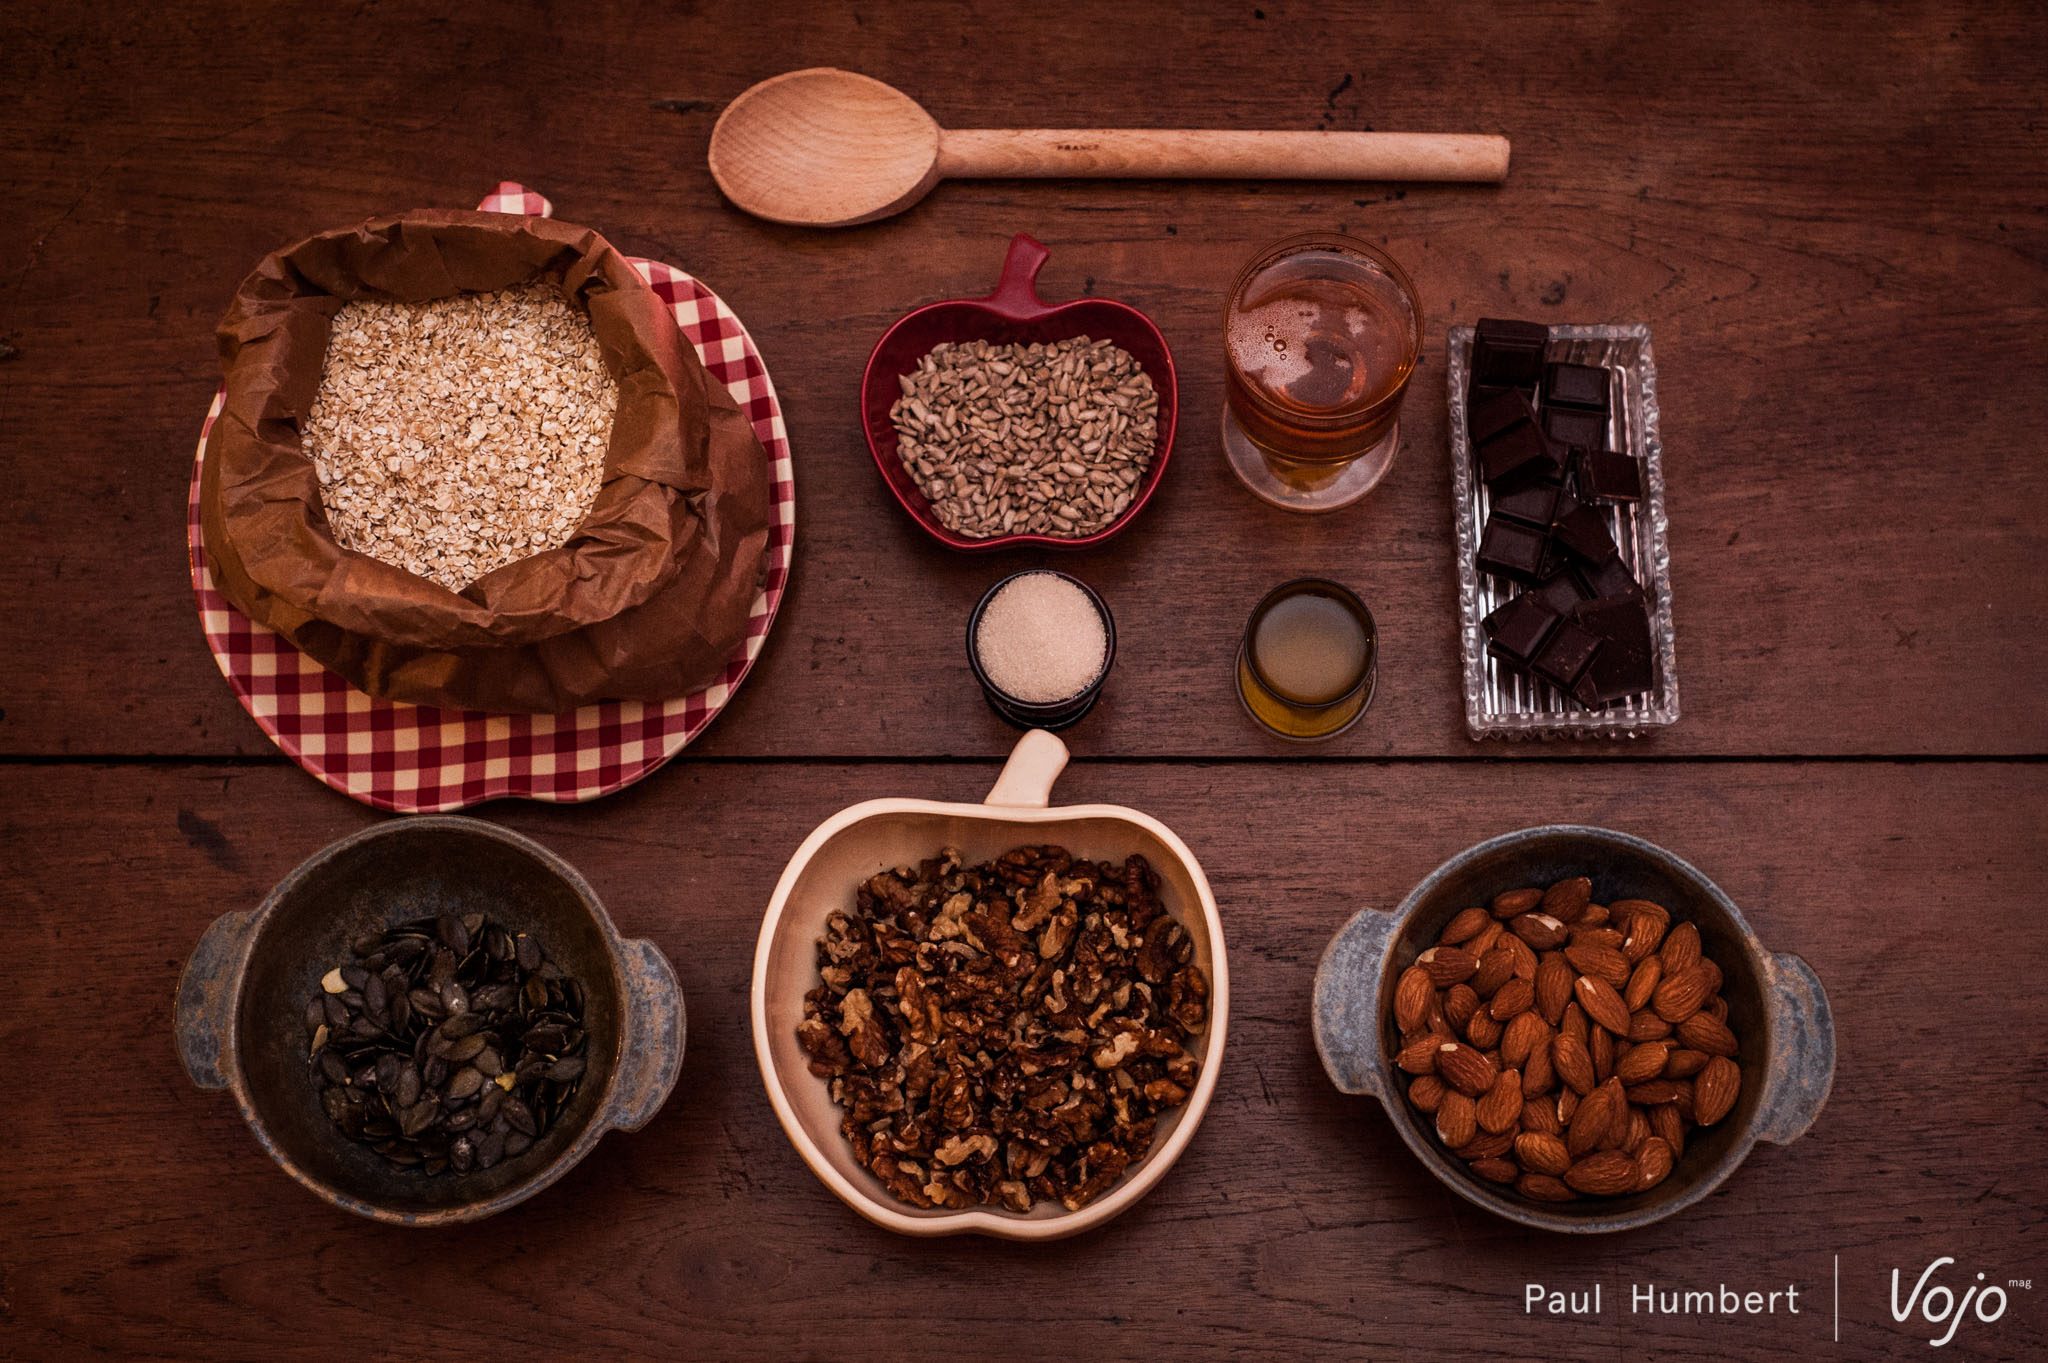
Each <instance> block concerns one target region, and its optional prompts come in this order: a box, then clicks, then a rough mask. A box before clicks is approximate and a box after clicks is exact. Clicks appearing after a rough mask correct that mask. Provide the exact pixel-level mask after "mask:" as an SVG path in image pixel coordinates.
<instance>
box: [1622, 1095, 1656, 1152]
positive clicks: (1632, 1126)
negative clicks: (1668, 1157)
mask: <svg viewBox="0 0 2048 1363" xmlns="http://www.w3.org/2000/svg"><path fill="white" fill-rule="evenodd" d="M1627 1125H1628V1130H1627V1131H1625V1132H1623V1133H1622V1137H1621V1148H1622V1149H1624V1150H1626V1151H1628V1152H1629V1153H1630V1154H1631V1155H1633V1154H1635V1153H1636V1152H1637V1151H1638V1150H1639V1149H1641V1148H1642V1144H1643V1142H1644V1141H1647V1140H1649V1139H1651V1136H1650V1119H1649V1118H1648V1117H1646V1116H1644V1115H1643V1110H1642V1109H1641V1108H1639V1107H1636V1106H1635V1105H1633V1104H1631V1105H1630V1106H1629V1109H1628V1123H1627Z"/></svg>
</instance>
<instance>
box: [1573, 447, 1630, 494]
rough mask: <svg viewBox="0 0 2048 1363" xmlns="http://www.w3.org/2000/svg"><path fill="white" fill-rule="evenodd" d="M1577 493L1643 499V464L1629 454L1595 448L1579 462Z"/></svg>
mask: <svg viewBox="0 0 2048 1363" xmlns="http://www.w3.org/2000/svg"><path fill="white" fill-rule="evenodd" d="M1578 481H1579V495H1580V496H1582V497H1597V498H1599V499H1600V500H1601V501H1603V502H1640V501H1641V500H1643V468H1642V465H1641V464H1640V463H1638V462H1637V461H1636V457H1635V456H1634V455H1632V454H1617V453H1615V452H1614V451H1612V450H1596V451H1593V452H1591V453H1588V454H1586V455H1584V456H1582V457H1581V458H1580V460H1579V463H1578Z"/></svg>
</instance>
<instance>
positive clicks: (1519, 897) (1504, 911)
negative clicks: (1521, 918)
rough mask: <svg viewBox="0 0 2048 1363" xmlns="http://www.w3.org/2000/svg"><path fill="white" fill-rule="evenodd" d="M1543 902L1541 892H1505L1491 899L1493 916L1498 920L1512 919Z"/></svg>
mask: <svg viewBox="0 0 2048 1363" xmlns="http://www.w3.org/2000/svg"><path fill="white" fill-rule="evenodd" d="M1542 902H1543V891H1541V890H1507V891H1505V892H1503V893H1501V894H1497V895H1495V896H1494V897H1493V916H1494V917H1495V918H1500V919H1508V918H1513V917H1514V916H1515V915H1517V914H1523V913H1527V912H1529V910H1531V909H1533V908H1535V907H1536V906H1537V905H1538V904H1541V903H1542Z"/></svg>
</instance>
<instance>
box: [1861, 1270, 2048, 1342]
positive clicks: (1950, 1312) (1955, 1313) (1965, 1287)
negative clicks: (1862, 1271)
mask: <svg viewBox="0 0 2048 1363" xmlns="http://www.w3.org/2000/svg"><path fill="white" fill-rule="evenodd" d="M1954 1263H1955V1257H1954V1256H1953V1255H1948V1254H1944V1255H1942V1256H1941V1257H1940V1258H1939V1259H1936V1260H1935V1261H1934V1262H1933V1263H1931V1264H1929V1265H1928V1266H1927V1267H1926V1268H1925V1269H1923V1270H1921V1273H1920V1277H1919V1279H1918V1280H1917V1281H1915V1282H1914V1283H1913V1285H1912V1290H1911V1291H1910V1292H1908V1293H1907V1294H1906V1295H1905V1296H1904V1297H1901V1296H1900V1295H1899V1289H1900V1287H1901V1285H1902V1283H1903V1276H1902V1275H1901V1274H1900V1272H1899V1270H1898V1269H1896V1268H1895V1269H1893V1270H1892V1319H1893V1320H1895V1321H1897V1322H1898V1323H1899V1324H1901V1325H1903V1324H1905V1323H1906V1322H1908V1321H1911V1320H1916V1319H1917V1320H1920V1321H1922V1322H1924V1323H1925V1324H1926V1325H1927V1326H1929V1327H1930V1328H1931V1330H1932V1333H1931V1334H1930V1335H1929V1336H1928V1339H1927V1342H1928V1344H1929V1345H1931V1346H1932V1347H1934V1348H1937V1349H1939V1348H1941V1347H1942V1346H1943V1345H1945V1344H1947V1343H1948V1342H1949V1341H1950V1340H1952V1339H1954V1338H1955V1337H1956V1332H1957V1331H1958V1330H1961V1329H1962V1328H1963V1325H1964V1323H1965V1322H1966V1321H1967V1322H1975V1323H1978V1324H1983V1325H1989V1324H1991V1323H1992V1322H1993V1321H1996V1320H1997V1319H1999V1318H2000V1317H2001V1316H2003V1315H2004V1314H2005V1311H2006V1307H2007V1306H2008V1305H2010V1302H2009V1300H2008V1298H2007V1297H2006V1293H2005V1289H2006V1288H2007V1287H2014V1288H2018V1289H2020V1290H2022V1291H2025V1290H2027V1289H2029V1288H2031V1287H2033V1285H2034V1282H2033V1279H2031V1278H2013V1279H2010V1280H2008V1281H2007V1282H2005V1283H2003V1284H2001V1283H1995V1282H1988V1281H1986V1277H1985V1275H1984V1274H1982V1273H1979V1274H1977V1275H1976V1277H1975V1279H1974V1280H1971V1281H1965V1282H1964V1283H1963V1284H1962V1295H1961V1296H1958V1295H1957V1293H1956V1289H1955V1288H1953V1287H1951V1286H1949V1285H1948V1284H1947V1283H1946V1282H1943V1281H1941V1279H1942V1278H1943V1277H1946V1276H1948V1275H1947V1274H1946V1273H1944V1272H1943V1270H1945V1269H1947V1268H1949V1267H1950V1266H1951V1265H1953V1264H1954Z"/></svg>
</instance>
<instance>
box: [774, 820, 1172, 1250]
mask: <svg viewBox="0 0 2048 1363" xmlns="http://www.w3.org/2000/svg"><path fill="white" fill-rule="evenodd" d="M818 974H819V976H820V978H821V980H822V981H823V982H822V983H821V984H820V985H819V986H818V987H817V988H815V989H813V990H811V991H810V993H808V994H806V995H805V996H804V1019H803V1021H802V1023H800V1024H799V1025H798V1027H797V1039H798V1041H799V1042H800V1043H801V1044H802V1046H803V1048H804V1051H805V1053H806V1054H807V1055H809V1056H810V1065H811V1072H812V1073H813V1074H816V1075H817V1076H818V1077H820V1078H822V1079H827V1080H829V1081H830V1082H831V1092H832V1097H833V1099H834V1101H836V1102H837V1103H838V1104H839V1105H840V1107H841V1108H842V1109H844V1111H845V1115H844V1117H843V1118H842V1119H841V1121H840V1129H841V1130H842V1131H843V1132H845V1134H846V1138H847V1140H848V1141H850V1142H852V1145H853V1149H854V1153H855V1154H856V1156H857V1157H858V1158H859V1160H860V1162H861V1163H862V1164H864V1165H865V1166H867V1168H868V1169H870V1170H871V1171H872V1172H873V1173H874V1175H875V1176H876V1177H877V1178H879V1179H880V1180H881V1181H882V1183H883V1184H884V1185H886V1186H887V1187H888V1189H889V1191H890V1192H891V1193H893V1194H894V1195H895V1196H896V1197H897V1198H898V1199H900V1200H901V1201H904V1202H907V1203H909V1204H911V1205H912V1206H915V1207H947V1208H955V1209H958V1208H967V1207H974V1206H977V1205H990V1206H1002V1207H1006V1208H1008V1209H1010V1210H1012V1211H1018V1212H1023V1211H1029V1210H1030V1209H1031V1207H1032V1205H1033V1204H1034V1203H1036V1202H1041V1201H1058V1202H1059V1203H1061V1204H1062V1205H1063V1206H1065V1207H1066V1208H1067V1209H1068V1210H1070V1211H1071V1210H1076V1209H1078V1208H1080V1207H1083V1206H1085V1205H1087V1204H1088V1203H1089V1202H1090V1201H1092V1200H1094V1199H1095V1198H1096V1197H1098V1196H1100V1195H1101V1194H1102V1192H1103V1191H1104V1190H1106V1189H1107V1188H1109V1187H1110V1185H1112V1184H1114V1183H1115V1182H1116V1181H1117V1179H1118V1178H1120V1177H1121V1176H1122V1175H1123V1173H1124V1171H1125V1170H1126V1169H1128V1168H1129V1167H1130V1166H1131V1165H1132V1164H1134V1163H1136V1162H1137V1161H1138V1160H1140V1159H1142V1158H1143V1157H1144V1155H1145V1152H1146V1151H1147V1150H1149V1149H1150V1148H1151V1145H1152V1137H1153V1129H1154V1126H1155V1124H1156V1123H1157V1121H1158V1119H1159V1117H1160V1115H1161V1114H1163V1113H1165V1112H1167V1111H1169V1110H1170V1109H1172V1108H1175V1107H1178V1106H1179V1105H1180V1104H1182V1103H1184V1102H1186V1101H1187V1097H1188V1093H1189V1091H1190V1090H1192V1089H1193V1087H1194V1084H1195V1076H1196V1073H1197V1072H1198V1070H1199V1069H1200V1064H1199V1062H1198V1061H1197V1060H1196V1059H1195V1057H1194V1056H1193V1055H1191V1054H1189V1052H1188V1048H1189V1046H1190V1045H1191V1043H1192V1042H1193V1040H1194V1038H1195V1037H1197V1036H1198V1035H1199V1034H1200V1033H1201V1031H1202V1028H1203V1026H1204V1024H1205V1023H1206V1022H1207V1020H1208V1012H1209V981H1208V977H1207V976H1206V975H1204V974H1203V973H1202V969H1201V967H1200V966H1198V965H1196V964H1195V963H1194V942H1193V940H1192V939H1191V938H1190V937H1189V936H1188V934H1187V930H1186V929H1184V928H1183V927H1182V926H1181V925H1180V924H1179V923H1178V922H1176V921H1175V920H1174V919H1173V917H1172V916H1171V915H1170V914H1168V913H1167V912H1166V910H1165V909H1164V908H1163V907H1162V906H1161V905H1160V902H1159V877H1158V875H1157V874H1156V873H1155V872H1154V871H1153V870H1152V867H1151V865H1150V863H1148V862H1147V861H1146V860H1145V858H1143V857H1142V856H1136V855H1133V856H1131V857H1129V858H1128V859H1126V860H1125V862H1124V863H1123V865H1121V866H1116V865H1112V864H1110V863H1107V862H1091V861H1077V860H1075V859H1074V858H1073V857H1072V856H1071V855H1070V854H1069V853H1068V852H1067V851H1066V849H1064V848H1061V847H1019V848H1016V849H1014V850H1012V851H1009V852H1005V853H1004V854H1003V855H1002V856H1000V857H998V858H996V859H995V860H994V861H992V862H984V863H982V864H981V865H978V866H963V865H961V862H960V854H959V853H958V852H957V851H956V850H954V849H952V848H946V849H944V850H943V851H941V852H940V854H939V856H938V857H936V858H934V859H932V860H929V861H925V862H922V863H920V864H919V865H918V866H917V868H916V870H915V871H914V872H912V871H910V870H909V869H907V868H906V869H901V870H896V871H884V872H882V873H881V874H880V875H877V876H875V877H873V878H872V879H870V880H868V881H867V882H866V883H865V884H863V885H861V886H860V887H859V889H858V891H857V892H856V894H855V904H854V910H853V912H851V913H845V912H834V913H833V915H832V916H831V918H830V919H829V920H828V922H827V923H826V927H825V935H824V936H823V937H821V938H819V939H818Z"/></svg>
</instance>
